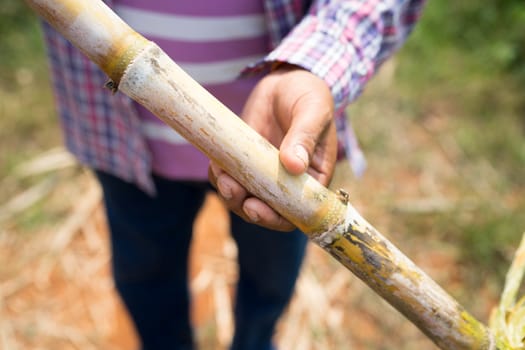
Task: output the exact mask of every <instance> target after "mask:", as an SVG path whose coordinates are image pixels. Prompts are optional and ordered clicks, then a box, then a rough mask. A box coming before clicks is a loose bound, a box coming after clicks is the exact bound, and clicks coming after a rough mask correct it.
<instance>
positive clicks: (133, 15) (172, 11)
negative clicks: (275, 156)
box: [114, 0, 268, 180]
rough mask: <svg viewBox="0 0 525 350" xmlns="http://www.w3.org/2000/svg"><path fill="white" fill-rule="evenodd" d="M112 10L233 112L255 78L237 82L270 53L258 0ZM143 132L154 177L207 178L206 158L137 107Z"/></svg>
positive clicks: (118, 5) (135, 1)
mask: <svg viewBox="0 0 525 350" xmlns="http://www.w3.org/2000/svg"><path fill="white" fill-rule="evenodd" d="M114 5H115V7H114V8H115V12H116V13H117V14H118V15H119V16H120V17H121V18H122V19H123V20H124V21H126V22H127V23H128V24H129V25H131V26H132V27H133V28H135V29H136V30H137V31H138V32H140V33H141V34H142V35H144V36H145V37H146V38H148V39H150V40H152V41H154V42H156V43H158V44H159V45H161V46H162V48H163V50H164V51H165V52H166V53H167V54H168V55H169V56H170V57H171V58H172V59H173V60H174V61H175V62H177V63H178V64H179V65H180V66H181V68H182V69H184V70H185V71H186V72H187V73H189V74H190V75H191V76H192V77H193V78H194V79H195V80H197V81H198V82H199V83H200V84H201V85H203V86H204V88H206V89H207V90H208V91H209V92H211V93H212V94H213V95H214V96H215V97H217V98H218V99H219V100H220V101H222V103H224V104H225V105H226V106H227V107H229V108H230V109H231V110H232V111H233V112H235V113H237V114H240V113H241V111H242V107H243V102H244V101H245V100H246V99H247V98H248V95H249V93H250V91H251V90H252V89H253V88H254V86H255V84H256V83H257V81H258V79H257V78H256V77H250V78H248V77H245V78H241V79H238V78H239V73H240V71H241V70H242V69H243V68H244V67H246V66H247V65H248V64H250V63H252V62H254V61H258V60H261V59H263V58H264V56H265V54H266V53H267V52H268V30H267V27H266V24H265V18H264V8H263V5H262V2H261V1H260V0H226V1H221V6H210V3H209V1H208V0H193V1H192V2H191V4H190V3H188V2H185V1H178V2H177V1H175V2H168V3H166V2H164V3H162V4H161V3H159V2H152V1H150V2H145V1H143V0H116V1H114ZM136 108H137V111H138V116H139V119H140V120H141V123H142V132H143V135H144V138H145V141H146V144H147V146H148V149H149V151H150V154H151V159H152V162H151V164H152V169H153V171H154V172H155V173H156V174H157V175H161V176H163V177H166V178H170V179H179V180H206V179H207V177H208V163H209V162H208V159H207V158H206V157H205V156H204V155H203V154H202V153H201V152H200V151H199V150H197V149H196V148H195V147H193V146H192V145H190V144H189V143H188V142H187V141H186V140H185V139H183V138H182V137H181V136H179V135H178V134H177V133H176V132H175V131H173V130H172V129H171V128H170V127H168V126H167V125H165V124H163V123H162V122H161V121H160V120H159V119H158V118H156V117H155V116H153V115H152V114H151V113H150V112H149V111H147V110H146V109H145V108H143V107H141V106H140V105H138V104H137V106H136Z"/></svg>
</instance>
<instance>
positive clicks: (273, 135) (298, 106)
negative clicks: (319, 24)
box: [209, 65, 337, 231]
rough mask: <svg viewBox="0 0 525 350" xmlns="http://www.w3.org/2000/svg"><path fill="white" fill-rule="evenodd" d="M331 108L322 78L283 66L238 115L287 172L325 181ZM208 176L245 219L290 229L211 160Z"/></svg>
mask: <svg viewBox="0 0 525 350" xmlns="http://www.w3.org/2000/svg"><path fill="white" fill-rule="evenodd" d="M333 110H334V107H333V98H332V95H331V93H330V89H329V88H328V85H327V84H326V83H325V82H324V81H323V80H322V79H321V78H319V77H317V76H316V75H314V74H312V73H310V72H309V71H306V70H304V69H301V68H299V67H296V66H291V65H286V66H285V67H282V68H280V69H278V70H275V71H273V72H272V73H270V74H268V75H267V76H265V77H264V78H262V80H261V81H260V82H259V83H258V84H257V85H256V86H255V88H254V90H253V91H252V93H251V94H250V96H249V97H248V100H247V101H246V104H245V107H244V110H243V112H242V114H241V117H242V118H243V119H244V121H246V123H248V124H249V125H250V126H251V127H252V128H253V129H255V130H256V131H257V132H259V134H261V135H262V136H263V137H265V138H266V139H268V140H269V141H270V142H271V143H272V144H273V145H274V146H276V147H277V148H279V149H280V150H279V159H280V161H281V162H282V164H283V166H284V168H285V169H286V170H287V171H288V172H290V173H291V174H293V175H300V174H302V173H304V172H308V173H309V174H310V175H311V176H313V177H314V178H316V179H317V180H318V181H319V182H320V183H322V184H323V185H328V184H329V182H330V180H331V178H332V175H333V172H334V168H335V162H336V153H337V138H336V130H335V122H334V119H333ZM209 175H210V181H211V183H212V184H213V185H214V186H215V187H216V188H217V189H218V192H219V195H220V196H221V197H222V198H223V200H224V202H225V203H226V205H227V206H228V208H229V209H230V210H232V211H233V212H234V213H236V214H237V215H239V216H240V217H242V218H243V219H245V220H246V221H248V222H253V223H256V224H258V225H261V226H265V227H268V228H271V229H274V230H279V231H290V230H292V229H293V228H294V225H293V224H292V223H290V222H289V221H288V220H286V219H285V218H283V217H282V216H281V215H279V214H278V213H277V212H275V211H274V210H273V209H271V208H270V207H269V206H268V205H267V204H266V203H264V202H263V201H262V200H260V199H258V198H256V197H254V196H252V195H251V194H250V193H248V192H247V190H246V189H245V188H244V187H243V186H242V185H240V184H239V183H238V182H237V181H235V180H234V179H233V178H232V177H230V176H229V175H228V174H226V173H225V172H224V171H223V170H222V169H220V168H219V167H218V166H217V165H216V164H213V163H212V164H211V165H210V171H209Z"/></svg>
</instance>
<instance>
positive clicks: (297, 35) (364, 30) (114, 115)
mask: <svg viewBox="0 0 525 350" xmlns="http://www.w3.org/2000/svg"><path fill="white" fill-rule="evenodd" d="M106 2H107V3H108V5H110V6H112V7H113V8H114V9H116V10H117V12H119V13H120V14H121V15H122V16H123V17H124V18H125V19H126V20H127V21H128V22H132V23H131V24H132V27H134V28H135V29H136V30H137V31H139V32H142V33H144V34H145V36H147V37H149V38H150V39H153V40H154V41H156V42H157V43H158V44H159V45H160V46H161V47H163V48H164V49H167V48H168V49H167V51H169V47H170V45H172V44H173V43H174V42H175V45H179V46H178V48H179V49H178V50H177V49H175V50H174V51H173V52H171V53H170V54H171V55H172V57H173V58H174V60H175V62H177V63H179V64H180V65H181V66H183V68H185V69H186V70H187V71H188V72H189V73H190V74H191V75H193V76H194V77H196V78H197V80H199V75H202V79H203V80H201V82H202V83H203V84H204V85H206V86H207V87H208V88H209V89H210V90H211V92H212V93H214V94H215V95H216V96H217V95H220V94H221V93H222V91H223V89H222V88H221V87H222V84H228V83H227V82H224V81H223V80H221V79H222V78H221V76H222V75H221V74H218V73H217V72H218V70H220V69H218V70H213V69H207V68H206V67H204V68H203V66H202V65H203V64H204V65H206V64H207V63H208V62H209V56H208V55H206V54H204V55H201V53H200V52H199V49H197V48H196V47H194V46H193V45H195V43H199V42H205V43H207V47H208V49H209V50H210V51H211V52H213V55H214V56H215V58H216V60H218V61H220V62H222V61H226V62H228V61H232V60H233V61H235V59H234V58H232V56H231V54H232V50H233V51H236V50H240V51H243V52H242V54H240V55H236V56H237V58H238V61H237V63H246V64H247V63H248V62H249V61H250V60H249V59H251V60H252V61H253V63H252V64H250V65H248V67H247V68H245V69H244V70H242V74H243V76H245V77H248V78H245V79H243V80H239V81H242V83H239V84H246V86H241V85H239V87H240V90H242V91H241V92H240V93H241V95H238V96H242V94H243V93H244V94H246V92H247V91H249V88H250V87H251V86H253V83H254V79H255V78H253V77H252V78H250V76H251V73H257V72H261V71H267V70H268V68H269V67H270V66H271V64H272V63H274V62H276V61H283V62H289V63H292V64H296V65H299V66H301V67H303V68H305V69H307V70H309V71H311V72H312V73H314V74H316V75H318V76H319V77H321V78H322V79H324V80H325V81H326V82H327V83H328V85H329V86H330V88H331V91H332V95H333V97H334V101H335V106H336V116H335V117H336V124H337V128H338V141H339V143H340V151H341V154H344V155H345V156H346V157H347V158H348V159H349V161H350V164H351V165H352V167H353V169H354V171H355V172H357V173H359V172H361V171H362V170H363V167H364V159H363V156H362V153H361V151H360V149H359V147H358V145H357V142H356V139H355V136H354V133H353V131H352V129H351V128H350V127H349V125H348V118H346V116H345V113H344V111H345V108H346V106H347V105H348V104H349V103H350V102H352V101H353V100H354V99H355V98H357V97H358V96H359V94H360V93H361V91H362V90H363V88H364V86H365V84H366V82H367V81H368V80H369V79H370V78H371V77H372V76H373V74H374V73H375V72H376V70H377V68H378V67H379V65H380V64H381V63H382V62H383V61H384V60H385V59H386V58H387V57H389V56H390V55H392V54H393V53H394V52H395V51H396V49H397V48H399V47H400V46H401V44H402V43H403V42H404V41H405V39H406V38H407V36H408V34H409V33H410V31H411V30H412V28H413V25H414V24H415V22H416V21H417V19H418V17H419V14H420V12H421V8H422V5H423V3H424V0H314V1H304V0H260V3H257V1H251V0H250V1H248V0H246V1H236V0H224V1H221V5H220V6H215V7H217V9H213V10H212V11H213V13H212V14H213V21H215V25H222V26H221V28H222V29H221V30H216V31H213V33H211V32H208V34H206V33H203V32H202V31H200V30H190V31H188V30H185V29H186V24H188V23H191V21H190V22H188V20H189V19H192V20H195V19H196V20H197V22H198V23H205V22H199V21H200V19H199V17H200V16H202V15H203V13H204V11H211V10H210V9H209V8H208V7H213V6H212V5H210V2H207V1H204V0H192V1H154V0H117V1H110V0H108V1H106ZM211 4H213V3H211ZM234 4H236V5H234ZM261 4H262V5H261ZM310 4H311V6H310ZM114 5H117V6H116V7H115V6H114ZM226 5H228V6H226ZM233 6H240V7H238V8H237V9H236V13H235V15H239V14H241V15H243V16H240V17H242V18H244V21H245V22H243V21H242V20H240V21H241V22H240V23H251V24H252V25H250V26H249V27H246V30H245V31H242V32H238V31H235V30H232V29H231V28H236V25H238V24H239V23H238V21H235V20H232V12H231V11H232V8H234V7H233ZM261 6H262V7H261ZM261 9H262V10H263V16H261ZM155 14H157V15H155ZM208 14H209V13H208ZM137 15H139V19H138V20H137V17H136V16H137ZM134 16H135V17H134ZM234 17H239V16H234ZM237 19H238V18H237ZM213 21H212V22H213ZM261 23H263V25H264V27H265V28H264V29H265V32H264V33H262V34H261V32H260V31H261V30H262V29H261V27H258V25H259V24H261ZM44 33H45V39H46V43H47V46H48V52H49V57H50V63H51V71H52V77H53V86H54V89H55V95H56V100H57V105H58V112H59V115H60V117H61V121H62V126H63V129H64V134H65V140H66V145H67V147H68V149H69V150H70V151H71V152H72V153H73V154H75V155H76V156H77V158H78V159H79V160H80V161H81V162H82V163H84V164H87V165H88V166H90V167H93V168H96V169H100V170H103V171H106V172H109V173H111V174H114V175H116V176H119V177H120V178H122V179H124V180H127V181H131V182H134V183H136V184H138V185H139V186H140V187H141V188H143V189H144V190H145V191H147V192H149V193H154V192H155V189H154V187H153V184H152V181H151V172H152V170H153V171H157V172H161V170H162V169H160V168H158V167H157V164H158V161H159V159H160V158H164V155H163V154H162V152H163V151H162V150H161V149H157V148H156V147H155V145H154V144H153V143H152V142H151V141H148V138H145V137H144V135H145V133H146V134H147V133H148V131H145V129H147V128H148V126H147V125H146V127H144V125H145V121H148V120H149V121H154V122H155V123H157V121H156V120H155V119H154V118H151V116H146V114H145V113H143V111H142V110H141V108H142V107H138V106H137V105H136V104H135V103H133V102H132V101H131V100H130V99H129V98H127V97H126V96H124V95H123V94H116V95H115V96H112V95H111V94H110V93H109V92H108V91H105V90H104V89H103V88H102V87H103V86H104V83H105V81H106V80H107V78H106V77H105V76H104V74H103V73H102V72H101V71H100V70H99V69H98V67H96V66H95V65H94V64H93V63H91V62H89V61H88V59H87V58H85V57H84V56H83V55H82V54H81V53H80V52H78V51H77V50H76V49H74V48H73V47H72V46H71V45H70V44H69V43H68V42H67V41H65V39H63V38H62V37H61V36H60V35H59V34H57V33H56V32H54V31H53V30H52V29H51V28H50V27H49V26H47V25H46V26H44ZM210 33H211V34H212V38H211V40H210V37H209V34H210ZM260 34H261V35H263V36H264V35H267V36H268V39H269V40H268V41H267V43H266V44H265V45H266V52H260V48H261V47H260V45H261V42H260V41H259V40H260V37H259V35H260ZM184 35H186V37H184ZM207 35H208V36H207ZM232 38H233V39H234V40H232V50H226V49H224V48H223V47H222V45H221V44H220V43H221V41H224V40H229V39H230V40H231V39H232ZM233 42H236V43H233ZM174 47H175V46H174ZM188 48H191V49H188ZM244 50H246V51H244ZM240 51H236V52H240ZM246 53H247V55H246V56H245V54H246ZM261 54H266V55H265V56H264V57H262V55H261ZM259 56H261V57H260V59H258V57H259ZM243 57H244V58H246V60H243V59H242V58H243ZM211 67H212V68H213V67H215V68H217V67H219V68H221V67H223V66H221V65H220V64H217V65H215V64H212V65H211ZM201 68H203V69H201ZM240 69H241V67H239V70H240ZM219 73H220V72H219ZM230 73H231V74H230V75H229V77H232V76H234V75H236V74H237V72H230ZM250 79H251V80H250ZM234 90H235V89H232V92H233V91H234ZM234 95H235V94H234ZM244 96H245V95H244ZM217 97H219V99H221V98H222V99H223V102H225V103H226V104H229V105H230V107H231V108H232V109H233V110H234V111H235V112H237V113H238V112H239V108H240V107H241V106H242V100H243V99H244V97H243V98H239V99H234V100H235V101H236V102H232V103H231V104H230V102H227V100H228V97H227V96H222V97H221V96H217ZM236 103H237V105H236ZM141 116H142V117H141ZM150 118H151V120H150ZM155 133H156V132H153V134H155ZM156 134H157V135H161V136H158V138H160V139H162V138H163V137H164V136H162V135H163V132H160V133H156ZM171 135H173V134H171ZM172 137H173V136H167V138H168V141H169V140H171V139H172ZM154 142H156V141H154ZM159 142H164V141H159ZM169 142H171V143H173V142H172V141H169ZM175 143H176V144H177V141H176V142H175ZM177 145H181V144H177ZM186 146H187V147H191V146H188V145H185V146H184V147H186ZM191 152H193V151H187V152H186V151H185V150H183V149H182V148H181V152H180V153H179V152H178V155H177V157H179V158H178V159H177V160H176V161H173V168H170V169H171V170H170V171H173V169H175V167H176V169H177V173H176V174H175V175H176V177H184V178H187V177H193V178H194V176H196V173H195V172H194V171H193V170H192V167H191V165H192V164H201V163H200V161H199V162H194V158H193V156H192V153H191ZM172 157H173V156H172ZM172 159H173V158H172ZM161 162H162V161H161ZM179 163H180V164H179ZM199 171H200V170H199Z"/></svg>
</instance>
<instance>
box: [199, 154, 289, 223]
mask: <svg viewBox="0 0 525 350" xmlns="http://www.w3.org/2000/svg"><path fill="white" fill-rule="evenodd" d="M208 175H209V178H210V182H211V184H212V185H213V186H214V187H215V188H216V189H217V192H218V195H219V196H220V197H221V198H222V200H223V201H224V203H225V204H226V206H227V207H228V208H229V209H230V210H231V211H232V212H234V213H235V214H236V215H238V216H240V217H241V218H243V219H244V220H245V221H247V222H251V223H254V224H257V225H260V226H264V227H266V228H269V229H273V230H277V231H291V230H293V229H294V228H295V226H294V225H293V224H292V223H290V222H289V221H288V220H286V219H285V218H283V217H282V216H281V215H279V214H278V213H277V212H276V211H274V210H273V209H272V208H270V207H269V206H268V205H267V204H266V203H264V202H263V201H262V200H260V199H258V198H256V197H253V196H251V194H250V193H248V192H247V191H246V189H245V188H244V187H243V186H241V185H240V184H239V183H238V182H237V181H235V179H233V178H232V177H231V176H229V175H228V174H227V173H225V172H224V171H223V170H222V169H220V168H219V167H218V166H217V165H216V164H214V163H213V162H212V163H211V164H210V168H209V171H208Z"/></svg>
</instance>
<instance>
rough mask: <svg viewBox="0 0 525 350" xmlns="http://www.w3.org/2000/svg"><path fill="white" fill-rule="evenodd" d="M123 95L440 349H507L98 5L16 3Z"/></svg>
mask: <svg viewBox="0 0 525 350" xmlns="http://www.w3.org/2000/svg"><path fill="white" fill-rule="evenodd" d="M26 2H27V3H28V4H29V5H30V6H31V7H32V8H33V9H34V10H35V11H36V12H37V13H38V14H39V15H40V16H42V17H43V18H44V19H45V20H46V21H47V22H49V23H50V24H51V25H53V26H54V27H55V28H56V29H57V30H58V31H59V32H61V33H62V34H63V35H64V36H65V37H66V38H68V39H69V40H70V41H71V42H72V43H73V44H74V45H75V46H77V47H78V48H79V49H80V50H81V51H83V52H84V53H85V54H86V55H87V56H88V57H89V58H90V59H91V60H92V61H94V62H95V63H96V64H98V65H99V66H100V67H101V69H103V70H104V72H105V73H106V74H107V75H108V76H109V78H110V79H111V80H110V82H109V84H108V86H109V87H110V88H111V89H113V90H115V91H116V90H117V88H118V90H119V91H121V92H123V93H125V94H126V95H128V96H130V97H131V98H133V99H134V100H136V101H137V102H139V103H140V104H142V105H144V106H145V107H146V108H148V109H149V110H151V111H152V112H153V113H154V114H155V115H156V116H157V117H159V118H160V119H161V120H163V121H164V122H165V123H166V124H168V125H170V126H171V127H172V128H173V129H175V130H176V131H177V132H178V133H179V134H181V135H182V136H183V137H185V138H186V139H187V140H188V141H190V142H191V143H192V144H193V145H195V146H196V147H198V148H199V149H200V150H202V151H203V152H204V153H205V154H206V155H207V156H208V157H209V158H210V159H212V160H214V161H215V162H217V163H218V164H219V165H220V166H221V167H222V168H224V169H225V170H226V171H228V173H230V174H231V175H232V176H234V177H235V178H236V180H238V181H239V182H240V183H241V184H243V185H244V186H245V187H246V188H247V189H248V190H249V191H250V192H251V193H253V194H254V195H255V196H257V197H259V198H261V199H263V200H264V201H265V202H266V203H268V204H269V205H270V206H271V207H273V208H274V209H275V210H276V211H278V212H279V213H280V214H281V215H283V216H284V217H286V218H287V219H288V220H289V221H291V222H292V223H294V224H295V225H296V226H297V227H299V228H300V229H301V230H302V231H303V232H304V233H305V234H306V235H308V237H309V238H310V239H311V240H312V241H313V242H315V243H317V244H318V245H319V246H320V247H322V248H323V249H324V250H325V251H327V252H328V253H330V254H331V255H332V256H334V257H335V258H336V259H337V260H338V261H340V262H341V263H342V264H343V265H344V266H346V267H347V268H348V269H349V270H351V271H352V272H353V273H354V274H355V275H357V276H358V277H359V278H360V279H362V280H363V281H364V282H365V283H366V284H367V285H369V286H370V287H371V288H372V289H373V290H374V291H375V292H376V293H378V294H379V295H381V296H382V297H383V298H384V299H385V300H387V301H388V302H389V303H390V304H391V305H393V306H394V307H395V308H396V309H397V310H399V311H400V312H401V313H402V314H403V315H405V316H406V317H407V318H408V319H409V320H410V321H412V322H413V323H414V324H415V325H416V326H417V327H419V328H420V329H421V331H423V332H424V333H425V334H426V335H427V336H428V337H429V338H430V339H431V340H433V341H434V342H435V343H436V344H437V345H438V346H439V347H440V348H441V349H452V350H455V349H458V350H460V349H480V350H485V349H487V350H488V349H490V350H492V349H500V350H503V349H509V346H508V345H507V344H506V343H505V342H504V341H503V340H500V339H496V338H495V337H494V336H493V335H492V333H491V331H490V330H489V329H488V328H487V327H486V326H485V325H484V324H482V323H480V322H479V321H477V320H476V319H475V318H474V317H473V316H472V315H470V314H469V313H468V312H467V311H466V310H464V309H463V307H462V306H461V305H459V304H458V303H457V302H456V301H455V300H454V299H453V298H452V297H451V296H449V295H448V294H447V293H446V292H445V291H444V290H443V289H442V288H440V287H439V286H438V285H437V284H436V283H435V282H434V281H433V280H432V279H431V278H430V277H428V276H427V275H426V274H425V273H424V272H423V271H421V270H420V269H419V268H418V267H417V266H416V265H415V264H414V263H413V262H411V261H410V260H409V259H408V258H407V257H406V256H404V255H403V254H402V253H401V252H400V251H399V250H398V249H397V248H396V247H395V246H394V245H393V244H391V243H390V242H389V241H388V240H387V239H386V238H385V237H383V236H382V235H381V234H380V233H379V232H377V230H375V229H374V227H373V226H371V225H370V224H369V223H368V222H367V221H366V220H364V219H363V218H362V217H361V216H360V215H359V213H358V212H357V211H356V210H355V209H354V208H353V207H352V206H351V205H350V204H349V203H346V200H344V199H342V198H341V196H340V195H338V194H337V193H335V192H332V191H330V190H329V189H327V188H326V187H324V186H322V185H321V184H320V183H319V182H317V181H316V180H315V179H313V178H312V177H310V176H309V175H306V174H305V175H302V176H292V175H290V174H289V173H287V172H286V170H285V169H284V168H283V167H282V165H281V163H280V161H279V156H278V150H277V149H276V148H275V147H273V146H272V145H271V144H270V143H269V142H268V141H266V140H265V139H264V138H262V137H261V136H260V135H259V134H257V133H256V132H255V131H254V130H253V129H251V128H250V127H249V126H248V125H246V124H245V123H244V122H243V121H242V120H240V119H239V118H238V117H237V116H236V115H235V114H234V113H232V112H231V111H230V110H229V109H227V108H226V107H225V106H224V105H223V104H222V103H220V102H219V101H218V100H217V99H215V98H214V97H213V96H212V95H210V94H209V93H208V92H207V91H206V90H205V89H204V88H202V87H201V86H200V85H199V84H198V83H197V82H195V81H194V80H193V79H192V78H191V77H190V76H188V75H187V74H186V73H185V72H184V71H183V70H182V69H181V68H179V66H177V64H175V63H174V62H173V61H172V60H171V59H170V58H169V57H168V56H167V55H166V54H165V53H164V52H163V51H162V50H161V49H160V48H159V47H158V46H157V45H156V44H155V43H153V42H150V41H148V40H146V39H145V38H144V37H142V36H141V35H139V34H138V33H136V32H135V31H134V30H133V29H131V28H130V27H129V26H128V25H126V24H125V23H124V22H123V21H122V20H121V19H120V18H119V17H118V16H117V15H116V14H114V13H113V12H112V11H111V10H110V9H109V8H108V7H107V6H106V5H104V4H103V3H102V2H101V1H95V0H90V1H82V0H58V1H51V0H26Z"/></svg>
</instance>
